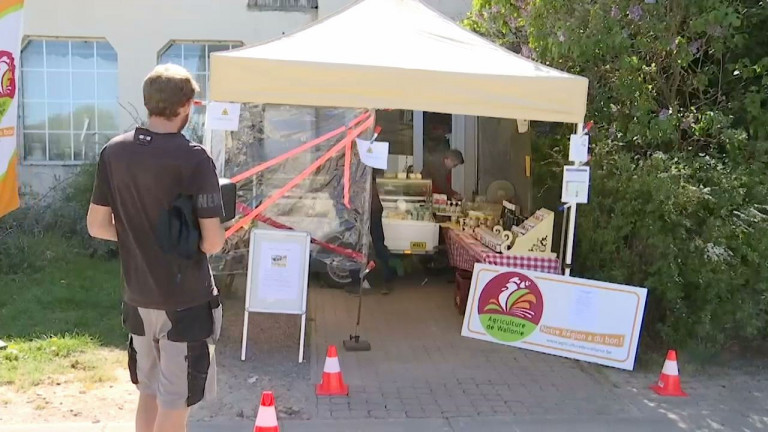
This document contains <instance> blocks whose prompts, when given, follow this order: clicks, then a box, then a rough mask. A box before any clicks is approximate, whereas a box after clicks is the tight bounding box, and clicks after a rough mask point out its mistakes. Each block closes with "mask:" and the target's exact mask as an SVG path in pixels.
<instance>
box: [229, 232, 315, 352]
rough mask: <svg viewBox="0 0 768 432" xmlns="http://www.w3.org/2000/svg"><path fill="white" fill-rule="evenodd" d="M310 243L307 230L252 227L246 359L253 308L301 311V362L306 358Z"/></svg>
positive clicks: (288, 311) (248, 279)
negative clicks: (249, 324)
mask: <svg viewBox="0 0 768 432" xmlns="http://www.w3.org/2000/svg"><path fill="white" fill-rule="evenodd" d="M309 245H310V237H309V234H307V233H305V232H301V231H283V230H262V229H253V230H251V244H250V249H249V252H248V277H247V282H246V292H245V318H244V323H243V341H242V351H241V356H240V359H241V360H245V349H246V341H247V339H248V313H250V312H262V313H279V314H292V315H301V335H300V340H299V344H300V345H299V363H301V362H302V361H303V360H304V335H305V330H306V318H307V284H308V282H309V249H310V247H309Z"/></svg>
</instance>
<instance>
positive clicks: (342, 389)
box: [316, 345, 349, 396]
mask: <svg viewBox="0 0 768 432" xmlns="http://www.w3.org/2000/svg"><path fill="white" fill-rule="evenodd" d="M316 393H317V395H318V396H347V395H349V387H348V386H347V385H346V384H344V377H343V376H342V375H341V366H340V365H339V356H338V354H337V353H336V347H335V346H334V345H330V346H329V347H328V354H326V356H325V367H323V379H322V380H321V381H320V384H318V385H317V391H316Z"/></svg>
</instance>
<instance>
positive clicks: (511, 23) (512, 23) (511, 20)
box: [507, 17, 517, 28]
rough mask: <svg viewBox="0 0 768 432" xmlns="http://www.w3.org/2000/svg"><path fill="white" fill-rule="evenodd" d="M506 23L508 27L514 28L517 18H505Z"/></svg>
mask: <svg viewBox="0 0 768 432" xmlns="http://www.w3.org/2000/svg"><path fill="white" fill-rule="evenodd" d="M507 25H508V26H509V27H510V28H515V27H516V26H517V20H516V19H515V17H508V18H507Z"/></svg>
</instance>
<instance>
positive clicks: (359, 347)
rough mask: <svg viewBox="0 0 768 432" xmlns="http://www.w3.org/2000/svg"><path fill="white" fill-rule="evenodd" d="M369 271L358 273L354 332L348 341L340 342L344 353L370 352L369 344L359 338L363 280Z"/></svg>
mask: <svg viewBox="0 0 768 432" xmlns="http://www.w3.org/2000/svg"><path fill="white" fill-rule="evenodd" d="M370 271H371V270H370V269H368V268H366V269H365V270H363V271H362V272H360V286H359V287H358V291H357V322H356V323H355V332H354V334H351V335H349V339H347V340H345V341H344V342H342V344H343V345H344V350H346V351H352V352H354V351H370V350H371V343H370V342H368V341H367V340H364V339H361V338H360V334H359V331H360V317H361V315H362V311H363V283H364V282H365V278H366V277H367V276H368V273H369V272H370Z"/></svg>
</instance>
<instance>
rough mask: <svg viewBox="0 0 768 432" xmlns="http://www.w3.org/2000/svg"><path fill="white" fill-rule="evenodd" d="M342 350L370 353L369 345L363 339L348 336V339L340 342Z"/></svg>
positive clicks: (356, 336)
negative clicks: (342, 346)
mask: <svg viewBox="0 0 768 432" xmlns="http://www.w3.org/2000/svg"><path fill="white" fill-rule="evenodd" d="M342 344H343V345H344V350H345V351H349V352H360V351H370V350H371V343H370V342H368V341H367V340H365V339H360V336H358V335H354V336H352V335H350V336H349V339H347V340H345V341H344V342H342Z"/></svg>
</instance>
